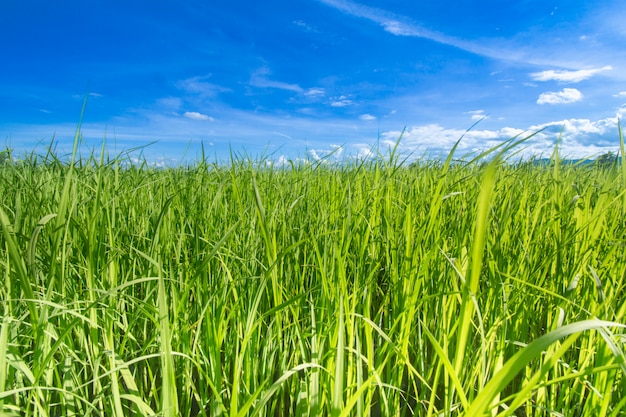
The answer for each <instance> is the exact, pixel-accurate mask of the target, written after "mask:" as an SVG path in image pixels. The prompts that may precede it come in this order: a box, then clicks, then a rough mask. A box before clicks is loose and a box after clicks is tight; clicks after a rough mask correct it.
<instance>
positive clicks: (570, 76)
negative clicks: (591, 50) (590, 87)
mask: <svg viewBox="0 0 626 417" xmlns="http://www.w3.org/2000/svg"><path fill="white" fill-rule="evenodd" d="M612 69H613V67H611V66H610V65H607V66H604V67H602V68H592V69H586V70H577V71H566V70H563V71H555V70H547V71H541V72H533V73H532V74H530V76H531V77H532V78H533V80H535V81H562V82H566V83H578V82H580V81H583V80H586V79H588V78H591V77H593V76H594V75H596V74H598V73H600V72H603V71H610V70H612Z"/></svg>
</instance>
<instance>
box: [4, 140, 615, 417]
mask: <svg viewBox="0 0 626 417" xmlns="http://www.w3.org/2000/svg"><path fill="white" fill-rule="evenodd" d="M513 145H514V144H511V143H507V144H504V145H503V146H502V147H499V148H497V149H493V150H491V151H490V152H488V153H486V154H485V155H483V156H487V155H488V154H490V155H489V156H490V158H491V159H490V162H487V163H483V162H482V160H480V159H478V158H477V159H476V160H474V161H472V162H469V163H461V162H456V163H454V164H453V163H452V160H453V152H454V150H453V152H451V153H450V155H449V157H448V158H447V160H446V161H445V162H443V163H419V162H418V163H415V164H412V165H411V166H410V167H404V166H402V165H400V164H399V163H398V161H397V159H396V156H395V155H394V154H392V155H391V157H389V158H387V159H382V158H381V159H379V160H375V161H370V162H361V163H359V164H355V165H351V166H329V165H325V164H317V165H315V166H313V165H306V164H301V165H298V164H294V165H292V166H291V167H290V168H286V169H280V168H275V167H272V166H268V167H263V168H259V167H258V166H257V165H255V164H253V163H252V162H251V161H247V160H235V159H233V161H231V162H232V163H231V165H230V167H222V166H218V165H210V164H207V163H205V162H200V163H198V164H196V165H195V166H191V167H179V168H169V169H153V168H151V167H150V166H149V165H148V164H142V165H139V166H138V165H130V164H126V163H125V162H124V161H123V160H121V159H114V160H112V161H104V160H103V159H100V160H96V159H95V158H93V157H92V158H90V159H87V160H83V161H80V163H78V162H76V163H75V162H70V163H64V162H62V161H60V160H58V159H56V158H54V157H50V156H47V157H46V160H45V161H41V160H38V159H37V158H35V157H30V159H28V158H27V159H26V160H25V161H23V162H21V163H20V164H17V165H13V164H11V165H5V166H4V167H3V169H2V170H0V175H1V181H0V223H1V227H2V229H1V230H2V233H1V234H0V274H2V278H3V279H2V280H0V312H1V313H0V314H1V316H0V326H1V327H0V415H25V416H34V415H37V416H54V415H68V416H69V415H81V416H110V415H120V416H121V415H124V416H132V415H137V416H151V415H162V416H165V415H183V416H196V415H200V416H226V415H229V416H248V415H254V416H293V415H296V416H308V415H320V416H325V415H334V416H351V415H356V416H365V415H385V416H409V415H419V416H439V415H445V416H460V415H489V416H494V415H502V416H506V415H529V416H530V415H549V414H550V413H552V414H553V415H558V414H559V413H560V414H562V415H577V416H598V415H613V416H618V415H624V414H625V413H626V402H625V401H624V400H623V393H624V392H626V379H625V378H624V376H625V371H626V359H625V357H624V326H623V324H624V314H625V313H626V303H625V300H624V294H625V285H626V283H625V280H626V255H625V253H626V251H624V245H625V243H626V241H625V236H626V224H625V223H624V220H623V219H624V218H625V216H626V212H625V210H626V205H625V204H624V201H626V199H625V198H624V195H625V189H624V186H623V184H624V180H625V179H626V177H624V175H625V173H626V170H618V169H613V170H605V169H602V168H601V167H600V166H599V165H591V166H584V165H576V164H562V163H561V160H560V159H559V157H558V150H555V155H554V157H553V159H552V163H551V164H549V165H548V164H532V163H529V164H522V163H520V164H517V165H515V164H506V163H503V162H502V160H501V159H502V158H501V157H502V155H501V154H499V153H498V152H500V151H502V152H504V151H506V150H508V149H509V148H510V147H511V146H513ZM622 152H623V151H622ZM494 155H495V156H494Z"/></svg>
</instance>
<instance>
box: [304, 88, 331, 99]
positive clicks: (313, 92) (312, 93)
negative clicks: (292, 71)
mask: <svg viewBox="0 0 626 417" xmlns="http://www.w3.org/2000/svg"><path fill="white" fill-rule="evenodd" d="M324 94H326V91H325V90H324V89H323V88H309V89H308V90H306V91H305V92H304V95H305V96H309V97H316V96H323V95H324Z"/></svg>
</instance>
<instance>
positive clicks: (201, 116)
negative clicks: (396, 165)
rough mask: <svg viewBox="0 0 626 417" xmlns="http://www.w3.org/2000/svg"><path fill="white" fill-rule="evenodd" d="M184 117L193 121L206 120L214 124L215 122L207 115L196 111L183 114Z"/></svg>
mask: <svg viewBox="0 0 626 417" xmlns="http://www.w3.org/2000/svg"><path fill="white" fill-rule="evenodd" d="M183 116H184V117H186V118H188V119H192V120H206V121H209V122H213V121H215V119H213V118H212V117H211V116H208V115H206V114H202V113H198V112H195V111H186V112H185V113H183Z"/></svg>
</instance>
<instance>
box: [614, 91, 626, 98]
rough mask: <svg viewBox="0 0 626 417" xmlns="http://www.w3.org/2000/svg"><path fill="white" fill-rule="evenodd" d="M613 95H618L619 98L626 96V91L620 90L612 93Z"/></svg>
mask: <svg viewBox="0 0 626 417" xmlns="http://www.w3.org/2000/svg"><path fill="white" fill-rule="evenodd" d="M613 97H619V98H621V97H626V91H620V92H619V93H617V94H613Z"/></svg>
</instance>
